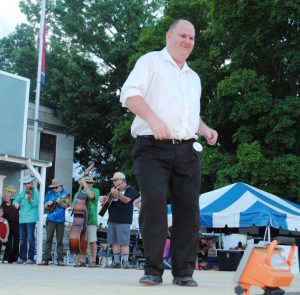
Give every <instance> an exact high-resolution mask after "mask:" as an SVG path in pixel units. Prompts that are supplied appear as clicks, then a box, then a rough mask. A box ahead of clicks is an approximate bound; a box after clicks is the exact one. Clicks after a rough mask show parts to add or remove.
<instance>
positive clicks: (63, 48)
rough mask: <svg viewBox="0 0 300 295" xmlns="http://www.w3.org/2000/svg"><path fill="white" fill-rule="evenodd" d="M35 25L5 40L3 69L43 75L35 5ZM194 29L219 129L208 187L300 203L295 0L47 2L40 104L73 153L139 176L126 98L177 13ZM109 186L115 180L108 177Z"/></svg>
mask: <svg viewBox="0 0 300 295" xmlns="http://www.w3.org/2000/svg"><path fill="white" fill-rule="evenodd" d="M21 7H22V11H23V12H24V13H25V14H26V16H27V18H28V20H29V22H30V25H22V26H19V27H18V28H17V29H16V31H15V32H14V33H13V34H11V35H10V36H8V37H6V38H3V39H1V40H0V67H1V69H3V70H6V71H9V72H13V73H18V74H20V75H22V76H25V77H28V78H30V79H31V87H32V89H31V100H33V98H34V93H33V89H34V87H35V80H36V64H37V46H36V41H35V34H36V33H37V29H36V28H35V27H36V26H37V23H38V21H39V8H38V5H36V4H35V3H33V1H31V0H23V1H21ZM179 18H180V19H182V18H183V19H187V20H190V21H191V22H192V23H193V24H194V25H195V30H196V41H195V47H194V50H193V53H192V55H191V56H190V58H189V61H188V63H189V65H190V66H191V67H192V68H193V69H194V70H195V71H196V72H197V73H198V74H199V75H200V77H201V83H202V97H201V115H202V117H203V118H204V120H205V122H207V123H208V125H209V126H212V127H213V128H216V129H217V130H218V132H219V140H218V145H217V146H215V147H208V146H207V145H206V143H205V141H204V140H203V138H200V142H201V143H202V145H203V146H204V150H203V152H202V153H201V165H202V176H203V178H202V192H206V191H209V190H212V189H214V188H218V187H221V186H224V185H227V184H231V183H234V182H237V181H242V182H245V183H248V184H250V185H253V186H257V187H259V188H261V189H264V190H266V191H269V192H271V193H274V194H278V195H280V196H282V197H284V198H288V199H291V200H293V201H297V202H300V200H299V198H300V184H299V178H300V175H299V173H300V172H299V171H300V167H299V165H300V164H299V162H300V155H299V153H300V146H299V142H300V124H299V120H300V105H299V104H300V103H299V85H300V81H299V78H300V54H299V52H300V6H299V5H298V3H297V1H296V2H295V1H294V0H276V1H274V0H265V1H259V0H253V1H248V0H239V1H221V0H210V1H208V0H181V1H178V0H168V1H165V0H153V1H143V0H95V1H82V0H72V1H71V0H48V1H47V31H48V32H49V33H51V34H49V35H48V39H49V40H47V41H48V53H47V84H46V87H45V88H44V89H43V93H42V101H43V103H45V104H47V105H49V106H52V107H54V108H56V109H57V112H58V114H59V116H60V117H61V118H62V120H63V121H64V122H65V123H66V126H67V128H68V132H70V133H72V134H74V135H75V136H76V137H75V138H76V153H75V160H76V161H80V162H81V163H83V164H84V163H86V162H87V161H88V160H89V159H90V158H92V159H94V160H95V161H96V164H97V167H98V172H99V175H100V179H101V184H100V185H101V186H102V187H103V185H107V183H109V181H108V180H109V178H110V176H111V175H112V173H113V172H114V171H115V170H122V171H124V172H125V173H126V174H127V176H129V180H130V181H131V182H134V177H133V172H132V159H131V150H132V148H133V145H134V140H133V139H132V138H131V135H130V125H131V122H132V119H133V115H132V114H130V113H129V112H128V111H127V110H126V109H124V108H121V106H120V103H119V93H120V89H121V86H122V84H123V83H124V81H125V79H126V77H127V76H128V73H129V71H130V70H131V69H132V67H133V66H134V63H135V62H136V60H137V59H138V58H139V57H140V56H141V55H142V54H145V53H146V52H148V51H152V50H160V49H161V48H162V47H164V45H165V32H166V31H167V29H168V27H169V25H170V24H171V23H172V22H173V21H174V20H175V19H179ZM109 185H110V184H109ZM105 190H108V186H107V187H105V189H104V191H105Z"/></svg>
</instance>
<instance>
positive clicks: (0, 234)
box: [0, 207, 10, 263]
mask: <svg viewBox="0 0 300 295" xmlns="http://www.w3.org/2000/svg"><path fill="white" fill-rule="evenodd" d="M3 214H4V211H3V208H2V207H0V251H1V249H2V245H5V246H6V248H5V252H4V256H3V259H2V262H4V263H8V255H9V254H10V251H9V250H8V249H7V248H9V247H10V241H9V240H8V236H9V225H8V221H7V220H6V219H5V218H3Z"/></svg>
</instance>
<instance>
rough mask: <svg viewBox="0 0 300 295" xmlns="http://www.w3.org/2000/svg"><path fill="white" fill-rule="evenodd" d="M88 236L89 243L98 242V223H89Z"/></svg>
mask: <svg viewBox="0 0 300 295" xmlns="http://www.w3.org/2000/svg"><path fill="white" fill-rule="evenodd" d="M87 236H88V243H93V242H97V226H96V225H88V226H87Z"/></svg>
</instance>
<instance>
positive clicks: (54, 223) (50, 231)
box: [39, 178, 70, 266]
mask: <svg viewBox="0 0 300 295" xmlns="http://www.w3.org/2000/svg"><path fill="white" fill-rule="evenodd" d="M49 188H51V190H49V191H48V192H47V194H46V196H45V201H44V206H45V209H46V210H47V211H48V215H47V219H46V233H47V238H46V242H45V251H44V254H43V260H42V262H41V263H39V265H49V260H50V259H51V249H52V243H53V237H54V233H55V235H56V254H57V265H58V266H64V265H65V264H64V262H63V248H64V245H63V238H64V230H65V210H66V209H67V208H68V207H69V205H70V193H69V192H67V191H66V190H65V189H64V188H63V183H62V182H60V181H59V180H58V179H57V178H55V179H53V180H52V183H51V185H49ZM53 263H54V261H53Z"/></svg>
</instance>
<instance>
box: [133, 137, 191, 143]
mask: <svg viewBox="0 0 300 295" xmlns="http://www.w3.org/2000/svg"><path fill="white" fill-rule="evenodd" d="M137 138H147V139H152V140H157V141H163V142H170V143H172V144H179V143H185V142H194V141H195V138H190V139H176V138H170V139H155V137H154V136H153V135H138V136H137Z"/></svg>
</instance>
